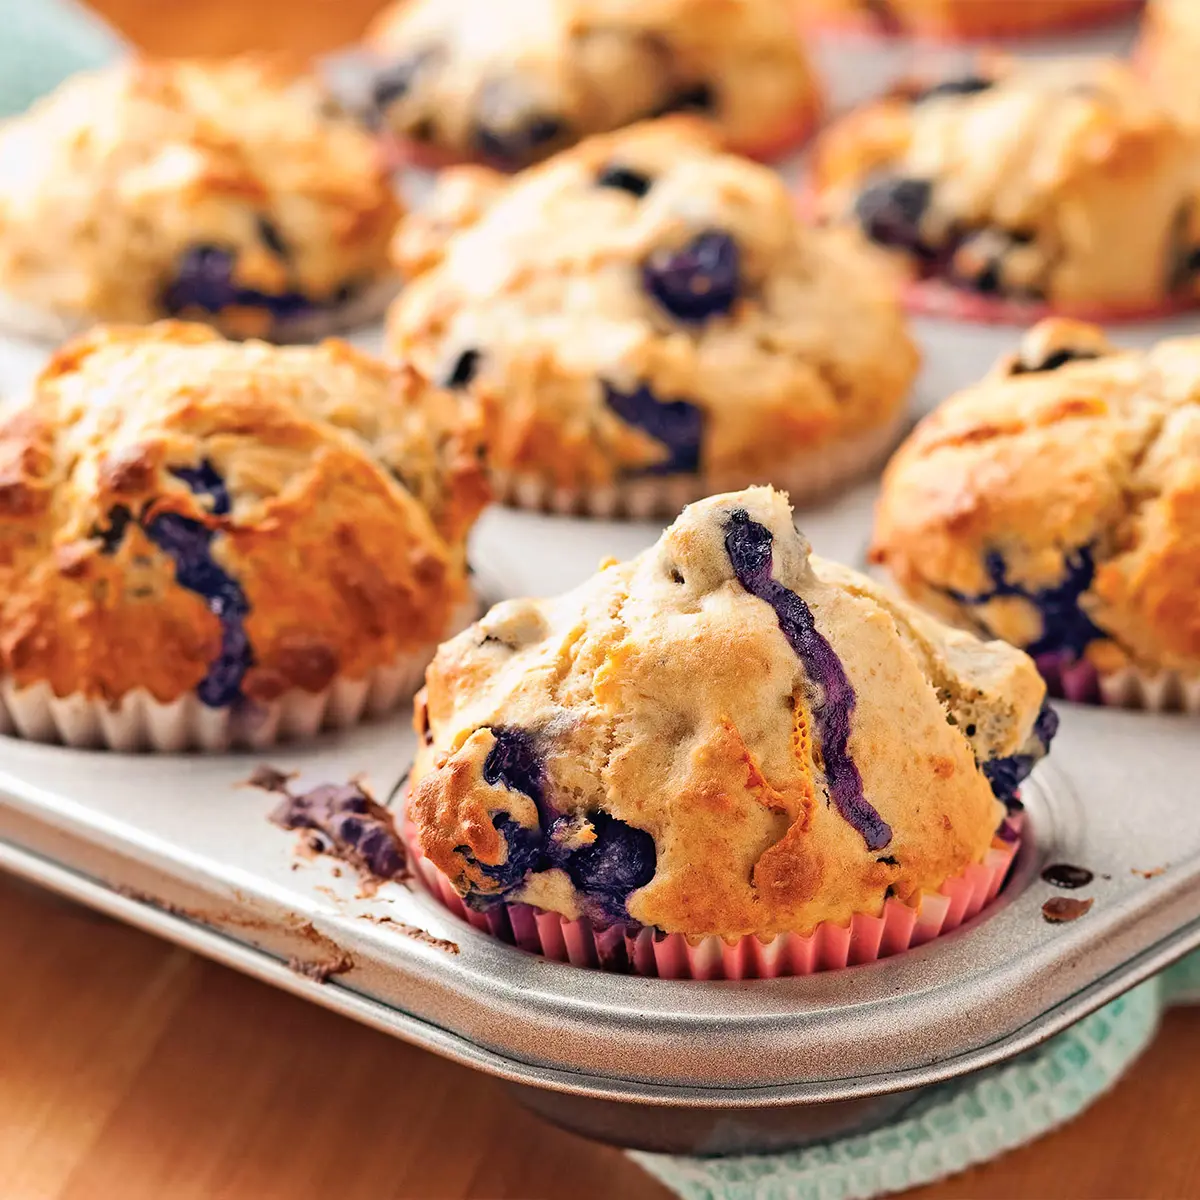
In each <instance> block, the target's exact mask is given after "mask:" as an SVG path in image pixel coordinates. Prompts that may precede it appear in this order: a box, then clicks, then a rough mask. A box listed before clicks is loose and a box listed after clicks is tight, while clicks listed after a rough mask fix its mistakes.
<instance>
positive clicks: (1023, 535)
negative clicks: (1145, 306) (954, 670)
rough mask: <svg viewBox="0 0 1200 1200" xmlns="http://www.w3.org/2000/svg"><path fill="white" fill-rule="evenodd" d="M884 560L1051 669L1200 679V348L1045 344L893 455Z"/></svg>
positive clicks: (881, 526) (882, 508) (932, 601)
mask: <svg viewBox="0 0 1200 1200" xmlns="http://www.w3.org/2000/svg"><path fill="white" fill-rule="evenodd" d="M874 557H875V559H876V561H878V562H881V563H883V564H884V565H886V567H887V568H888V569H889V570H890V571H891V573H892V574H893V576H894V577H895V578H896V580H897V581H898V582H899V583H900V585H901V586H902V587H903V588H904V589H905V590H906V591H907V592H908V593H909V594H910V595H912V596H913V597H914V598H915V599H918V600H919V601H921V603H923V604H924V605H926V606H927V607H929V608H931V609H932V610H933V611H935V612H938V613H939V614H941V615H943V616H945V617H947V618H949V619H953V620H957V621H959V622H965V623H967V624H968V625H970V626H971V627H973V628H975V629H978V630H979V631H981V632H983V633H986V634H987V635H989V636H994V637H1003V638H1005V639H1006V640H1008V641H1010V642H1013V643H1014V644H1016V645H1018V646H1023V647H1024V648H1025V649H1027V650H1028V651H1029V653H1031V654H1033V655H1035V656H1037V657H1038V658H1039V661H1042V660H1043V659H1044V658H1045V659H1049V660H1050V662H1051V663H1053V662H1056V661H1057V662H1066V663H1068V664H1071V663H1075V662H1078V661H1081V660H1086V661H1087V662H1089V663H1091V664H1092V665H1093V666H1094V667H1095V668H1096V669H1097V670H1098V671H1099V672H1100V674H1101V676H1103V675H1106V674H1111V673H1113V672H1116V671H1119V670H1121V669H1122V668H1125V667H1127V666H1133V667H1136V668H1138V669H1139V670H1142V671H1144V672H1148V673H1154V672H1157V671H1160V670H1171V671H1178V672H1180V673H1181V674H1183V675H1184V676H1187V677H1191V678H1196V677H1200V604H1198V603H1197V599H1196V597H1197V595H1200V338H1195V337H1185V338H1177V339H1172V340H1168V341H1164V342H1161V343H1159V344H1158V345H1157V346H1156V347H1154V348H1153V349H1152V350H1149V351H1145V352H1143V351H1122V350H1118V349H1116V348H1115V347H1113V346H1111V345H1110V344H1109V343H1108V342H1107V340H1106V339H1105V337H1104V334H1103V333H1102V332H1101V331H1100V330H1099V329H1096V328H1093V327H1091V326H1086V325H1080V324H1078V323H1075V322H1068V321H1062V320H1051V321H1047V322H1043V323H1042V324H1041V325H1038V326H1036V327H1035V328H1034V329H1033V330H1032V331H1030V333H1029V334H1028V335H1027V336H1026V338H1025V340H1024V342H1023V343H1022V348H1021V351H1020V353H1019V354H1018V355H1016V356H1014V357H1012V358H1010V359H1006V360H1004V361H1003V362H1001V363H1000V364H999V365H998V366H997V368H996V369H995V371H993V373H992V374H991V375H990V376H988V377H987V378H986V379H984V380H983V381H982V382H981V383H980V384H978V385H977V386H976V387H973V388H969V389H967V390H966V391H964V392H961V393H959V394H958V395H957V396H954V397H952V398H951V399H950V400H948V401H946V402H945V403H944V404H943V405H942V406H941V408H939V409H938V410H937V411H936V412H935V413H933V414H932V415H931V416H929V417H927V418H925V420H924V421H922V422H921V424H920V425H919V426H918V427H917V429H916V431H915V432H914V433H913V435H912V436H911V437H910V438H909V440H908V441H907V442H906V443H905V444H904V445H903V446H902V447H901V449H900V450H899V451H898V452H897V454H896V457H895V458H894V459H893V460H892V462H891V463H890V464H889V466H888V469H887V471H886V473H885V475H884V483H883V492H882V496H881V500H880V504H879V510H878V515H877V523H876V530H875V540H874Z"/></svg>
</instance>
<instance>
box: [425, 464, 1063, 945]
mask: <svg viewBox="0 0 1200 1200" xmlns="http://www.w3.org/2000/svg"><path fill="white" fill-rule="evenodd" d="M1044 693H1045V689H1044V685H1043V684H1042V682H1041V680H1040V679H1039V678H1038V675H1037V672H1036V670H1035V668H1034V666H1033V664H1032V663H1031V662H1030V660H1029V659H1028V658H1027V657H1026V656H1025V655H1023V654H1021V653H1019V652H1017V651H1015V650H1013V649H1012V648H1011V647H1009V646H1006V645H1004V644H1003V643H999V642H994V643H982V642H979V641H977V640H976V639H975V638H974V637H972V636H971V635H968V634H965V633H959V632H957V631H953V630H950V629H947V628H945V627H943V626H941V625H939V624H938V623H937V622H936V621H934V620H932V619H931V618H929V617H926V616H924V615H923V614H921V613H920V612H918V611H917V610H915V609H913V608H911V607H910V606H909V605H907V604H906V603H905V602H903V601H902V600H900V599H898V598H896V597H894V596H890V595H888V594H887V593H886V592H885V591H884V590H883V589H881V588H880V587H878V586H877V585H875V584H873V583H872V582H871V581H870V580H868V579H866V578H865V577H863V576H860V575H858V574H856V573H855V572H852V571H849V570H847V569H846V568H843V567H839V566H837V565H835V564H832V563H826V562H823V561H822V560H820V559H816V558H810V556H809V550H808V545H807V543H806V542H805V541H804V539H803V537H802V536H801V535H800V534H798V533H797V532H796V531H795V529H794V527H793V525H792V517H791V510H790V508H789V506H788V503H787V500H786V498H785V497H784V496H783V495H782V494H780V493H778V492H775V491H773V490H772V489H770V488H752V489H750V490H748V491H745V492H742V493H737V494H732V495H725V496H717V497H713V498H710V499H708V500H704V501H701V502H699V503H697V504H693V505H691V506H689V507H688V508H687V509H685V510H684V512H683V514H682V515H681V516H680V517H679V519H678V520H677V521H676V522H675V523H674V524H673V525H672V526H671V527H670V528H669V529H668V530H667V531H666V532H665V533H664V534H663V536H662V537H661V538H660V540H659V542H658V543H657V545H655V546H654V547H652V548H651V549H649V550H647V551H646V552H645V553H643V554H641V555H639V556H638V557H637V558H635V559H633V560H631V561H629V562H626V563H609V564H608V565H606V566H604V567H602V569H601V570H600V572H599V573H598V574H597V575H596V576H594V577H593V578H592V579H591V580H589V581H588V582H587V583H585V584H583V585H582V586H580V587H579V588H577V589H575V590H574V591H572V592H569V593H567V594H565V595H563V596H560V597H558V598H555V599H552V600H510V601H506V602H504V603H502V604H500V605H497V606H496V607H495V608H493V609H492V610H491V612H489V613H488V614H487V615H486V616H485V617H484V618H483V619H482V620H481V621H479V622H478V623H477V624H476V625H474V626H473V627H471V628H470V629H469V630H467V631H466V632H464V633H462V634H460V635H459V636H458V637H457V638H455V639H453V640H452V641H450V642H448V643H446V644H445V645H444V646H443V647H442V648H441V649H440V651H439V653H438V655H437V657H436V658H435V660H434V662H433V664H432V666H431V667H430V670H429V673H428V676H427V686H426V690H425V691H424V692H423V693H422V694H421V696H419V697H418V702H417V714H416V724H417V731H418V736H419V738H420V740H421V743H422V745H421V749H420V751H419V754H418V758H417V762H416V764H415V766H414V768H413V774H412V791H411V798H410V818H411V819H412V820H413V821H414V822H415V826H416V831H417V833H418V834H419V838H420V842H421V846H422V849H423V852H424V853H425V855H426V856H427V857H428V858H429V859H430V860H431V861H432V862H433V864H434V865H435V866H436V867H437V868H438V869H439V870H441V871H442V872H443V873H444V874H445V875H446V876H447V877H448V878H449V879H450V880H451V881H452V882H453V884H454V886H455V887H456V888H457V890H458V891H459V892H460V894H462V895H463V896H464V897H465V898H466V899H467V902H468V903H470V904H472V905H473V906H475V907H478V908H483V909H486V908H487V907H488V906H489V905H492V904H495V903H498V902H502V901H507V900H514V901H520V902H525V903H528V904H532V905H535V906H537V907H540V908H542V909H545V910H548V911H553V912H557V913H560V914H562V915H564V916H566V917H568V918H575V917H579V916H587V917H589V918H590V919H591V920H592V921H593V922H594V923H596V924H598V925H601V926H607V925H613V924H617V925H621V924H625V925H629V924H634V925H641V926H648V927H653V928H655V929H659V930H662V931H665V932H668V933H683V934H686V935H688V936H695V937H703V936H706V935H711V934H715V935H720V936H724V937H727V938H729V937H739V936H742V935H746V934H759V935H762V936H764V937H769V936H771V935H773V934H776V933H783V932H794V933H801V934H803V933H807V932H809V931H811V930H812V929H813V928H815V926H816V925H818V924H819V923H820V922H822V921H826V920H832V921H838V922H844V921H846V920H848V919H849V918H850V917H851V916H852V915H853V914H855V913H869V914H874V915H878V913H879V912H880V910H881V909H882V906H883V904H884V901H885V899H886V898H887V897H889V896H897V897H899V898H901V899H902V900H906V899H911V898H915V896H916V895H917V894H918V893H919V892H920V891H921V890H923V889H928V890H936V888H937V887H939V886H940V885H941V884H942V883H943V881H944V880H946V879H947V878H948V877H950V876H952V875H954V874H955V873H956V872H959V871H961V870H962V869H964V868H965V867H967V866H968V865H970V864H972V863H976V862H979V861H980V860H981V858H982V857H983V856H984V854H985V853H986V852H987V850H988V849H989V847H990V846H991V845H992V839H993V836H994V835H995V834H996V832H997V829H998V828H999V827H1000V826H1001V824H1002V822H1003V820H1004V817H1005V804H1004V803H1001V800H1003V801H1005V802H1011V801H1012V800H1013V799H1014V798H1015V788H1016V787H1017V786H1018V785H1019V783H1020V782H1021V780H1023V779H1024V778H1025V777H1026V776H1027V775H1028V774H1029V772H1030V771H1031V770H1032V768H1033V765H1034V763H1035V762H1036V761H1037V760H1038V759H1039V758H1040V757H1041V756H1042V755H1043V754H1044V753H1045V749H1046V744H1047V742H1048V741H1049V739H1050V738H1051V737H1052V736H1053V733H1054V725H1055V719H1054V716H1053V713H1052V712H1051V711H1050V710H1049V709H1045V708H1044V705H1043V700H1044Z"/></svg>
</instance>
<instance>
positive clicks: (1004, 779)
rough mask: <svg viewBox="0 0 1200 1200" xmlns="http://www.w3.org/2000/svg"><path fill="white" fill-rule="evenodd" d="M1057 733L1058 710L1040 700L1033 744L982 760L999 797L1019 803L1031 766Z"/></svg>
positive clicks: (994, 790) (1010, 804) (1009, 801)
mask: <svg viewBox="0 0 1200 1200" xmlns="http://www.w3.org/2000/svg"><path fill="white" fill-rule="evenodd" d="M1057 733H1058V713H1056V712H1055V711H1054V709H1053V708H1051V707H1050V704H1049V703H1048V702H1047V701H1043V702H1042V707H1041V711H1040V712H1039V713H1038V717H1037V720H1036V721H1035V722H1034V726H1033V734H1032V736H1031V741H1032V743H1033V744H1032V745H1031V746H1029V747H1023V748H1022V750H1021V752H1020V753H1018V754H1011V755H1009V756H1007V757H1006V758H993V759H991V760H989V761H988V762H985V763H983V764H982V769H983V773H984V775H985V776H986V777H987V781H988V783H990V784H991V785H992V791H993V792H994V793H995V795H996V798H997V799H998V800H1003V801H1004V803H1005V804H1007V805H1008V806H1009V807H1010V808H1014V807H1017V806H1019V804H1020V797H1019V795H1018V793H1019V792H1020V788H1021V784H1022V783H1024V782H1025V780H1026V779H1028V778H1029V776H1030V775H1031V774H1032V773H1033V768H1034V767H1035V766H1037V764H1038V763H1039V762H1040V761H1041V760H1042V759H1043V758H1044V757H1045V755H1046V752H1047V751H1048V750H1049V749H1050V743H1051V742H1052V741H1053V740H1054V737H1055V735H1056V734H1057Z"/></svg>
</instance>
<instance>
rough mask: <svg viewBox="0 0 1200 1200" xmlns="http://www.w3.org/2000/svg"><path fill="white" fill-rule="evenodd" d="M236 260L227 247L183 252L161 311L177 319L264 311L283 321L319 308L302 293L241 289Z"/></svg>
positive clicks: (168, 286)
mask: <svg viewBox="0 0 1200 1200" xmlns="http://www.w3.org/2000/svg"><path fill="white" fill-rule="evenodd" d="M236 260H237V255H236V251H235V250H233V249H231V248H229V247H226V246H215V245H199V246H193V247H191V248H190V249H189V250H187V251H185V252H184V254H183V255H182V256H181V257H180V259H179V262H178V265H177V266H176V269H175V276H174V278H173V279H172V280H171V281H170V282H169V283H168V284H167V286H166V287H165V288H164V289H163V293H162V296H161V304H162V308H163V311H164V312H166V313H169V314H170V315H171V316H178V315H180V314H183V313H188V312H195V311H199V312H203V313H219V312H223V311H224V310H225V309H228V308H263V309H266V310H267V311H268V312H269V313H271V314H272V315H273V316H275V317H277V318H280V319H286V318H289V317H296V316H300V315H302V314H304V313H308V312H312V311H314V310H316V309H318V308H319V307H321V306H320V305H319V304H318V303H316V302H315V301H313V300H312V299H311V298H310V297H308V296H306V295H305V294H304V293H303V292H298V291H283V292H262V291H259V290H258V289H256V288H248V287H242V286H241V285H239V284H238V283H236V282H235V280H234V278H233V275H234V265H235V263H236ZM335 303H336V301H335Z"/></svg>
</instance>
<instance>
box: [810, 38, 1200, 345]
mask: <svg viewBox="0 0 1200 1200" xmlns="http://www.w3.org/2000/svg"><path fill="white" fill-rule="evenodd" d="M813 185H814V195H813V197H812V199H813V202H814V204H815V206H816V208H817V211H818V212H819V214H820V215H821V216H822V217H823V218H824V219H825V220H828V221H834V222H838V221H846V222H850V223H852V224H855V225H858V226H859V227H861V228H862V229H863V231H864V232H865V233H866V234H867V236H868V237H870V238H871V239H872V240H874V241H875V242H877V243H878V244H880V245H882V246H885V247H887V248H888V249H889V250H890V251H891V252H892V253H893V254H894V255H895V257H896V259H897V260H898V261H899V262H900V263H902V264H903V266H904V267H905V269H906V270H907V271H908V273H909V275H910V277H911V279H912V280H913V285H912V286H911V287H910V289H909V294H910V298H911V300H912V302H913V303H914V304H915V305H916V306H917V307H922V308H931V309H934V310H935V311H948V312H951V313H953V314H956V315H962V316H967V317H974V318H981V319H1016V320H1021V321H1025V320H1027V319H1028V318H1030V317H1031V316H1034V317H1036V316H1037V315H1039V314H1042V313H1044V312H1045V311H1046V310H1053V311H1055V312H1059V313H1068V314H1071V315H1080V314H1082V313H1089V312H1090V313H1093V314H1097V315H1100V316H1107V317H1118V316H1134V315H1145V314H1148V313H1154V312H1159V311H1162V310H1164V309H1169V308H1172V307H1181V306H1187V305H1192V304H1194V303H1195V302H1196V299H1197V294H1198V292H1200V283H1198V277H1200V276H1198V268H1200V252H1198V251H1200V206H1198V205H1197V203H1196V195H1197V190H1198V188H1200V143H1198V142H1197V137H1196V135H1194V134H1192V133H1190V132H1189V131H1187V130H1186V129H1185V128H1183V127H1182V126H1181V125H1180V124H1179V123H1178V122H1177V121H1176V120H1175V118H1174V117H1172V116H1171V115H1170V113H1169V112H1168V111H1167V110H1166V109H1165V108H1164V107H1163V105H1162V104H1161V103H1160V102H1159V101H1158V100H1157V99H1156V98H1155V96H1154V95H1153V94H1152V93H1151V91H1150V90H1149V89H1148V87H1147V86H1146V84H1145V83H1144V81H1143V80H1142V79H1141V78H1140V77H1139V76H1137V75H1136V74H1135V73H1134V72H1133V71H1132V70H1131V69H1130V68H1129V67H1128V66H1126V65H1125V64H1123V63H1121V62H1118V61H1116V60H1110V59H1069V60H1067V59H1063V60H1043V61H1037V62H1024V63H1018V62H1015V61H1008V60H990V61H984V62H981V63H980V64H979V68H978V71H977V73H975V74H972V75H968V76H965V77H960V78H954V79H947V80H944V81H942V82H941V83H937V84H932V85H927V86H923V87H916V86H914V87H912V88H910V89H907V90H905V91H904V92H903V93H902V94H896V95H892V96H890V97H888V98H887V99H884V100H880V101H878V102H876V103H873V104H870V105H868V106H866V107H865V108H863V109H860V110H858V111H856V112H853V113H851V114H850V115H848V116H847V117H845V118H844V119H843V120H841V121H839V122H837V123H835V124H834V125H833V126H832V127H831V128H830V129H829V130H828V132H827V133H826V134H825V135H824V136H823V138H822V139H821V142H820V143H819V145H818V148H817V154H816V164H815V169H814V174H813Z"/></svg>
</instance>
